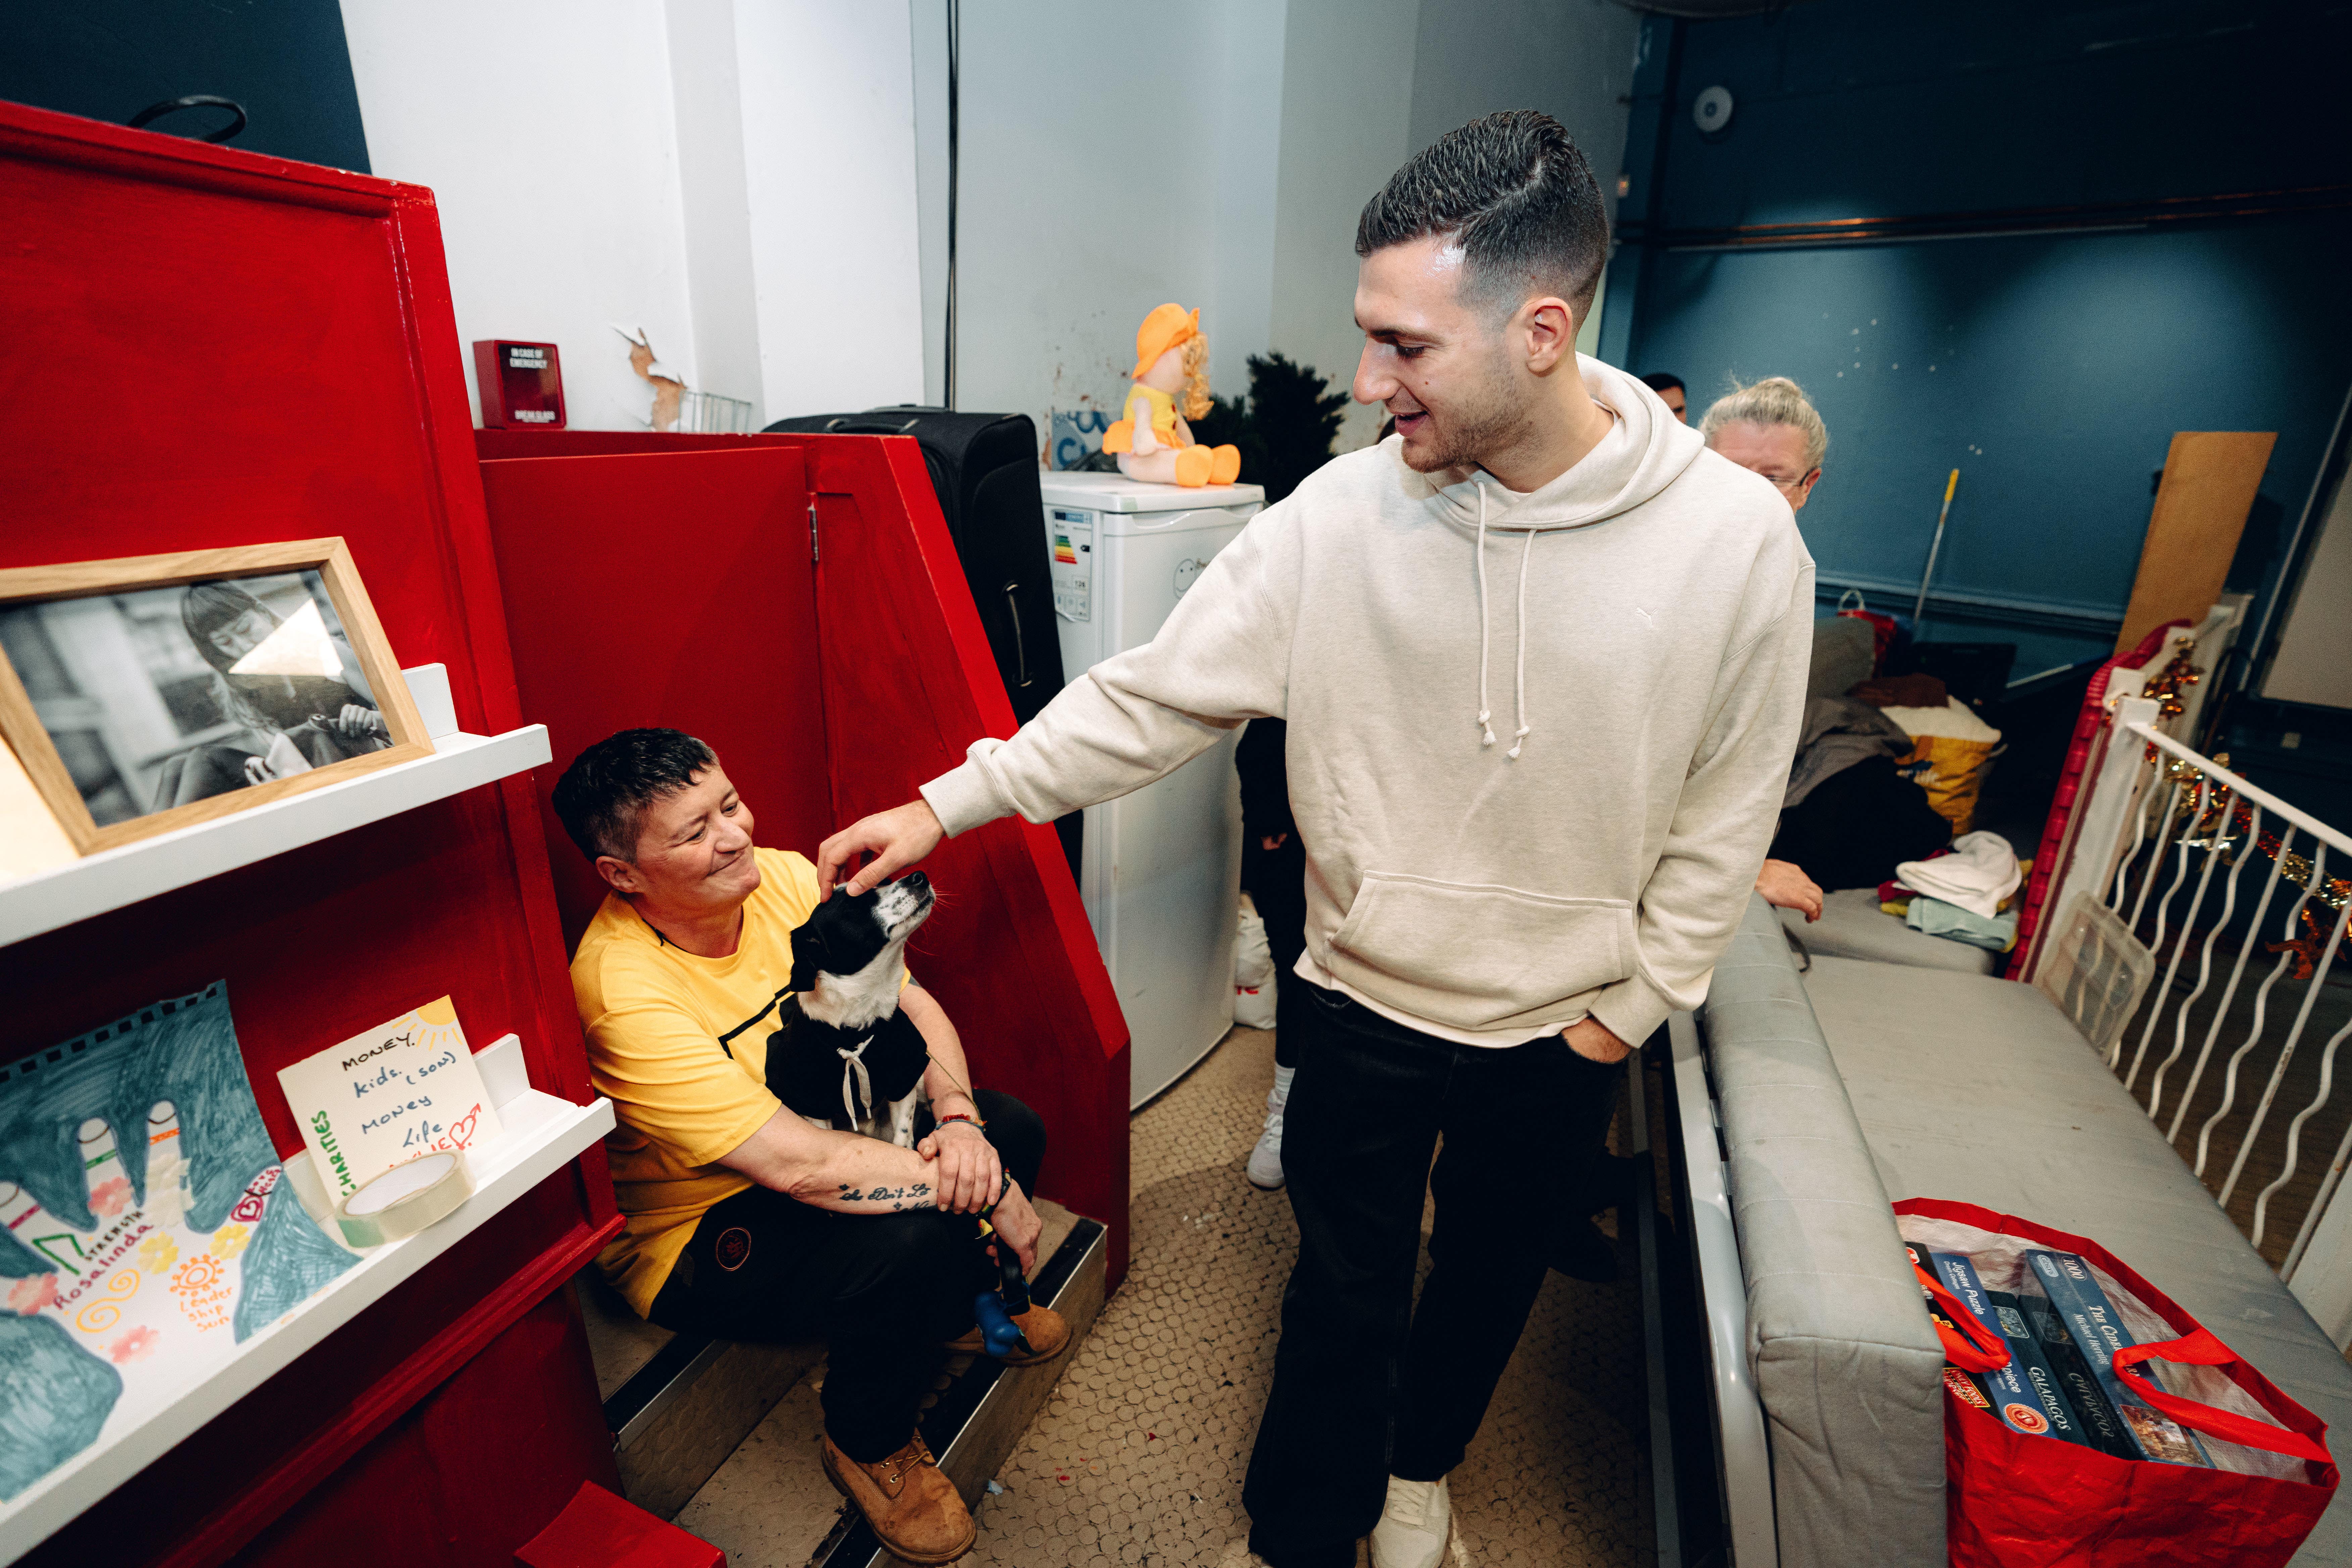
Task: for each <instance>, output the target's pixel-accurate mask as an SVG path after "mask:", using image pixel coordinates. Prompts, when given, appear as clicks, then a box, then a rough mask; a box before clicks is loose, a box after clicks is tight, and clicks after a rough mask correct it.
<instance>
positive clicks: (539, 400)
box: [474, 339, 563, 430]
mask: <svg viewBox="0 0 2352 1568" xmlns="http://www.w3.org/2000/svg"><path fill="white" fill-rule="evenodd" d="M474 384H475V385H477V386H478V387H479V388H480V389H481V394H482V428H483V429H485V430H561V429H562V428H563V362H562V358H561V357H559V356H558V355H557V353H556V352H555V345H554V344H553V343H510V342H505V341H503V340H500V339H491V340H488V341H485V342H478V343H476V344H475V345H474Z"/></svg>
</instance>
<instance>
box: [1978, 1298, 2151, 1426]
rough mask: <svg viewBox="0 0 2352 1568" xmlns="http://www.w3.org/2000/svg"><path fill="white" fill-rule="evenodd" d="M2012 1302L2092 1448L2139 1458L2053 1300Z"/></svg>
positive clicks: (1996, 1299) (2114, 1409) (2024, 1299)
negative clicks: (2055, 1378)
mask: <svg viewBox="0 0 2352 1568" xmlns="http://www.w3.org/2000/svg"><path fill="white" fill-rule="evenodd" d="M2010 1299H2011V1300H2014V1301H2015V1302H2016V1303H2017V1308H2018V1310H2019V1311H2021V1312H2022V1313H2023V1314H2024V1315H2025V1321H2026V1324H2027V1326H2028V1327H2030V1328H2032V1331H2033V1336H2034V1338H2035V1339H2036V1340H2038V1341H2040V1342H2041V1345H2042V1357H2043V1359H2044V1360H2045V1361H2046V1362H2048V1363H2049V1366H2050V1370H2051V1372H2052V1373H2053V1374H2054V1375H2055V1376H2056V1377H2057V1379H2058V1386H2059V1388H2060V1389H2062V1390H2063V1392H2064V1393H2065V1395H2066V1404H2067V1405H2068V1406H2069V1407H2070V1408H2071V1409H2072V1410H2073V1411H2074V1415H2075V1417H2076V1419H2078V1420H2079V1421H2081V1423H2082V1425H2083V1434H2084V1436H2087V1437H2088V1438H2090V1440H2091V1447H2095V1448H2096V1449H2098V1450H2099V1451H2100V1452H2101V1453H2103V1454H2112V1455H2113V1456H2115V1457H2116V1458H2118V1459H2137V1458H2139V1446H2138V1445H2137V1443H2134V1442H2133V1441H2132V1436H2131V1433H2130V1432H2128V1431H2127V1430H2126V1429H2125V1426H2124V1423H2123V1417H2122V1416H2120V1415H2116V1407H2115V1406H2114V1405H2110V1404H2108V1403H2107V1396H2106V1394H2105V1393H2104V1392H2102V1391H2101V1389H2100V1387H2099V1380H2098V1379H2097V1378H2096V1377H2095V1376H2093V1375H2092V1373H2091V1368H2090V1365H2089V1363H2086V1362H2084V1360H2083V1352H2081V1351H2080V1350H2077V1349H2076V1348H2075V1346H2074V1335H2072V1334H2070V1333H2068V1332H2067V1331H2066V1325H2065V1324H2064V1323H2063V1321H2060V1319H2059V1317H2058V1313H2057V1310H2055V1309H2054V1308H2053V1307H2052V1306H2051V1305H2050V1298H2049V1297H2047V1296H2028V1295H2018V1296H2015V1297H2012V1298H2010ZM1992 1300H1994V1301H1996V1302H1998V1301H2000V1300H2001V1297H2000V1293H1999V1292H1997V1291H1996V1292H1994V1293H1993V1295H1992Z"/></svg>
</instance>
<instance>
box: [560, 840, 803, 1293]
mask: <svg viewBox="0 0 2352 1568" xmlns="http://www.w3.org/2000/svg"><path fill="white" fill-rule="evenodd" d="M752 853H753V854H754V855H755V856H756V857H758V859H759V866H760V886H759V889H758V890H757V891H755V892H754V893H752V895H751V898H750V899H749V900H746V901H745V903H744V905H743V933H742V936H741V938H740V940H739V941H738V942H736V944H735V951H734V952H732V953H731V954H730V955H729V956H727V957H725V958H699V957H697V956H696V955H695V954H693V953H690V952H686V951H685V950H684V949H683V948H679V947H676V946H673V945H672V944H671V943H669V942H667V941H665V940H664V939H663V938H662V937H661V936H660V934H659V933H657V932H656V931H655V930H654V929H653V927H651V926H649V925H647V924H646V922H645V921H643V920H642V919H640V918H639V917H638V915H637V911H636V910H635V909H634V908H633V907H632V906H631V905H630V904H629V903H628V902H627V901H626V900H623V899H621V898H619V897H617V896H612V895H608V896H607V897H606V898H605V900H604V907H603V908H602V909H600V910H597V911H596V918H595V919H594V920H593V921H589V922H588V931H587V934H586V935H584V936H583V937H582V938H581V939H580V951H579V952H578V953H577V954H575V955H574V956H573V958H572V995H573V998H574V999H575V1000H576V1001H577V1002H578V1003H579V1005H580V1025H581V1027H582V1028H583V1029H585V1030H586V1031H587V1034H588V1076H589V1080H590V1081H591V1082H592V1083H593V1084H594V1085H595V1086H596V1092H597V1093H599V1094H601V1095H604V1096H605V1097H606V1098H607V1099H609V1100H612V1102H613V1109H614V1111H615V1112H616V1113H617V1114H618V1116H619V1118H620V1125H619V1126H617V1127H615V1128H614V1130H613V1132H612V1135H611V1136H609V1137H608V1138H606V1139H605V1140H604V1148H605V1151H606V1152H607V1153H608V1154H609V1156H610V1157H611V1161H612V1167H613V1185H614V1190H615V1191H616V1193H617V1194H618V1195H619V1198H620V1204H621V1212H622V1213H623V1214H624V1215H625V1216H626V1219H627V1223H626V1225H625V1228H624V1229H623V1230H622V1232H621V1234H620V1235H619V1236H617V1237H614V1238H613V1242H612V1245H611V1246H609V1247H605V1248H604V1253H603V1255H602V1256H601V1257H599V1258H597V1259H596V1261H597V1263H598V1265H599V1266H600V1267H602V1268H603V1269H604V1276H605V1278H606V1279H610V1280H611V1281H612V1282H613V1285H614V1289H618V1290H619V1291H620V1292H621V1294H622V1295H624V1296H625V1297H627V1298H628V1301H629V1305H630V1306H632V1307H635V1309H636V1310H637V1311H638V1312H639V1314H641V1315H642V1314H644V1313H646V1312H649V1311H651V1310H652V1309H653V1304H654V1298H655V1297H656V1295H658V1294H660V1292H661V1288H662V1283H663V1281H665V1280H667V1279H668V1278H669V1271H670V1268H671V1267H672V1266H673V1265H675V1264H676V1263H677V1258H678V1254H680V1253H681V1252H684V1251H685V1250H686V1244H687V1241H688V1238H689V1237H692V1236H693V1234H694V1226H695V1222H696V1221H697V1220H698V1219H700V1218H701V1217H702V1215H703V1211H704V1210H706V1209H708V1208H709V1207H710V1206H711V1205H714V1204H717V1203H719V1202H722V1201H723V1200H725V1199H728V1198H731V1197H733V1196H734V1195H735V1194H737V1193H740V1192H742V1191H743V1190H744V1189H745V1188H747V1187H750V1186H751V1184H752V1182H751V1177H749V1176H746V1175H743V1174H741V1173H739V1172H735V1171H730V1170H729V1169H727V1168H726V1167H725V1166H723V1165H721V1164H719V1160H720V1159H721V1158H722V1157H724V1156H725V1155H727V1154H730V1153H731V1152H734V1151H735V1150H736V1149H738V1148H740V1146H741V1145H742V1142H743V1141H744V1140H745V1139H747V1138H749V1137H751V1134H752V1133H754V1132H756V1131H759V1130H760V1128H761V1126H763V1125H765V1124H766V1122H767V1121H768V1119H769V1118H770V1117H772V1116H773V1115H774V1114H775V1113H776V1111H777V1110H778V1109H779V1108H780V1106H781V1104H782V1102H781V1101H779V1100H777V1099H776V1097H775V1096H774V1095H772V1094H771V1093H769V1092H768V1085H767V1068H768V1037H769V1035H770V1034H772V1033H773V1032H774V1029H775V1017H776V1004H777V1003H778V1002H780V1001H782V999H783V998H784V997H786V996H788V995H790V994H792V993H791V990H790V988H789V986H788V984H787V982H788V981H789V980H790V979H791V977H792V973H793V949H792V934H793V928H794V927H795V926H798V925H799V924H800V923H801V922H802V921H805V920H806V919H807V918H808V915H809V911H810V910H814V908H816V903H817V893H816V868H815V867H814V866H813V865H811V864H809V862H808V861H807V860H806V859H804V858H802V857H801V856H798V855H795V854H793V853H792V852H790V851H789V850H782V849H754V850H753V851H752Z"/></svg>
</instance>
